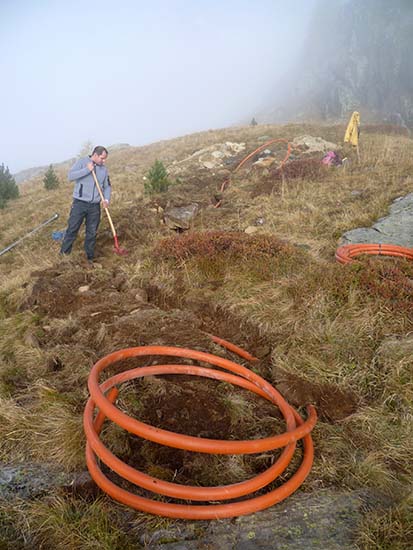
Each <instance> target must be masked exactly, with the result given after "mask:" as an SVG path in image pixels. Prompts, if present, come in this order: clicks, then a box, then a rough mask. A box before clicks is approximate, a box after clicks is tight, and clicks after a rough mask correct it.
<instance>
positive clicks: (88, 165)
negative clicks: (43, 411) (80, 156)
mask: <svg viewBox="0 0 413 550" xmlns="http://www.w3.org/2000/svg"><path fill="white" fill-rule="evenodd" d="M87 167H88V168H89V170H90V171H92V170H93V169H94V167H95V163H94V162H88V163H87Z"/></svg>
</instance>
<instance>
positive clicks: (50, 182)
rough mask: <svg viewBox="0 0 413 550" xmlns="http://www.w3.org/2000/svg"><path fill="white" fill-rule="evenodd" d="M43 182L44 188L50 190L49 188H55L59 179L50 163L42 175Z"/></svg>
mask: <svg viewBox="0 0 413 550" xmlns="http://www.w3.org/2000/svg"><path fill="white" fill-rule="evenodd" d="M43 184H44V187H45V189H47V190H48V191H50V190H51V189H56V188H57V187H58V186H59V179H58V177H57V176H56V174H55V171H54V170H53V166H52V165H50V166H49V168H48V170H47V172H46V174H45V175H44V178H43Z"/></svg>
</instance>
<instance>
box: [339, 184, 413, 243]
mask: <svg viewBox="0 0 413 550" xmlns="http://www.w3.org/2000/svg"><path fill="white" fill-rule="evenodd" d="M355 243H361V244H368V243H371V244H379V243H381V244H393V245H399V246H404V247H406V248H412V247H413V193H409V194H408V195H406V196H405V197H403V198H401V199H400V198H399V199H396V200H395V201H394V202H393V203H392V205H391V206H390V214H389V215H388V216H385V217H384V218H381V219H380V220H378V221H377V222H376V223H375V224H373V225H372V227H361V228H358V229H352V230H350V231H347V232H346V233H344V235H343V236H342V238H341V240H340V245H342V244H355Z"/></svg>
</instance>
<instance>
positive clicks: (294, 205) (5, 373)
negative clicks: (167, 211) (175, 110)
mask: <svg viewBox="0 0 413 550" xmlns="http://www.w3.org/2000/svg"><path fill="white" fill-rule="evenodd" d="M373 130H374V131H373ZM302 134H313V135H320V136H322V137H323V138H324V139H326V140H328V141H331V140H332V141H336V142H337V143H338V142H340V141H341V139H342V136H343V134H344V128H342V127H341V126H315V125H301V126H299V125H288V126H284V127H281V126H270V125H268V126H258V127H254V128H253V127H240V128H230V129H226V130H211V131H209V132H203V133H199V134H194V135H191V136H183V137H181V138H178V139H176V140H170V141H165V142H159V143H157V144H153V145H150V146H145V147H141V148H131V149H126V150H123V151H117V152H113V154H111V155H110V157H109V161H108V166H109V170H110V172H111V180H112V181H113V202H112V205H113V206H112V205H111V213H112V217H113V220H114V222H115V226H116V227H119V228H120V240H121V241H122V242H121V245H122V246H125V247H126V248H128V250H129V255H128V256H127V257H122V258H120V257H117V256H115V255H113V254H112V246H113V240H112V237H111V233H110V231H109V230H108V228H107V225H106V223H105V220H103V221H102V226H101V229H100V231H99V237H98V249H99V252H100V255H101V258H102V260H101V263H102V267H101V268H97V269H95V270H93V271H92V272H90V273H88V274H87V277H88V279H87V281H88V284H90V286H91V289H92V293H94V294H92V296H90V300H89V298H87V297H86V298H82V299H79V297H78V294H77V288H78V287H79V286H80V285H81V284H82V282H81V280H82V277H83V274H84V273H85V271H84V269H85V268H84V267H82V265H81V260H82V257H83V252H82V241H81V239H78V241H77V242H76V244H75V248H74V253H73V255H72V256H71V257H70V258H65V259H63V261H60V260H59V259H58V249H59V244H58V243H55V242H54V241H52V240H51V239H50V233H51V231H52V230H55V229H60V228H62V229H63V228H64V224H65V222H66V216H67V214H68V210H69V206H70V202H71V198H70V195H71V191H70V186H69V187H67V188H64V187H61V189H60V190H59V192H58V193H53V194H49V193H47V191H45V190H44V189H43V186H42V183H41V179H39V180H38V181H36V180H34V181H33V182H30V183H28V184H25V185H24V186H23V187H22V193H21V197H20V198H19V199H17V200H16V201H14V202H11V203H10V204H9V205H8V206H7V208H6V209H5V210H3V211H2V212H1V216H2V228H1V232H0V245H1V246H6V245H7V244H9V243H10V242H12V241H13V240H16V239H17V238H19V237H20V236H21V235H22V234H25V233H27V232H28V231H30V230H31V229H33V227H35V226H36V225H37V224H39V223H41V222H42V221H44V219H45V218H47V217H50V216H49V214H50V215H52V214H53V213H54V212H59V213H60V214H61V218H60V219H59V221H58V222H57V223H56V224H53V227H52V226H50V227H49V228H45V229H44V230H42V231H41V232H39V233H38V234H37V235H36V236H33V237H30V238H28V239H27V240H25V241H23V242H22V243H21V244H20V245H18V247H16V248H15V249H14V251H13V252H9V253H7V255H4V256H3V257H2V258H0V274H1V276H0V321H1V325H0V399H1V409H0V410H1V412H0V416H1V422H0V459H1V460H2V461H3V462H5V463H16V462H22V461H27V460H36V461H42V460H44V461H46V460H47V461H49V462H52V463H54V464H56V465H58V466H59V467H60V468H61V469H62V470H66V471H67V470H68V471H70V470H75V469H79V468H80V469H82V468H84V467H85V466H84V458H83V450H84V436H83V431H82V425H81V423H82V412H83V406H84V404H85V401H86V398H87V387H86V380H87V375H88V372H89V370H90V368H91V365H92V364H93V362H94V361H95V360H96V359H97V358H98V357H100V356H101V355H104V354H105V353H108V352H110V351H114V349H119V348H121V347H124V346H125V345H137V343H138V342H141V341H143V342H147V343H151V342H159V341H164V340H165V339H168V337H169V338H170V339H173V338H175V337H176V338H177V340H178V339H179V338H180V339H179V342H182V344H181V345H189V344H188V342H191V341H194V343H195V344H196V342H197V338H198V337H199V340H198V342H202V343H204V342H207V339H206V337H205V333H204V332H201V329H202V330H204V331H210V332H212V331H215V330H217V331H219V335H220V336H222V337H224V338H228V339H229V340H231V339H232V340H234V342H235V343H238V344H243V343H244V342H247V343H249V344H250V345H251V349H250V351H251V352H253V353H254V352H255V351H256V349H259V347H260V345H262V344H263V343H264V344H265V346H264V347H266V348H267V349H268V352H267V353H266V356H265V358H262V359H263V360H262V361H261V363H260V364H259V365H258V366H257V367H255V368H257V369H258V372H259V373H260V374H262V375H264V376H265V378H267V379H268V380H269V381H270V382H272V383H274V384H275V385H279V387H280V388H282V392H283V393H284V392H285V395H286V397H287V398H288V399H290V400H291V401H292V402H294V401H295V400H296V402H297V403H296V404H297V406H302V405H304V404H305V401H306V400H307V399H313V400H315V401H317V406H318V407H319V409H320V412H321V420H320V421H319V423H318V424H317V427H316V429H315V431H314V440H315V449H316V458H315V463H314V468H313V470H312V473H311V475H310V478H309V480H308V481H307V482H306V486H305V487H306V490H309V491H311V490H316V488H317V487H318V486H319V485H320V484H321V485H322V486H324V487H337V488H340V489H348V488H351V489H353V488H357V489H359V488H374V489H379V490H380V491H382V492H383V493H385V494H386V495H388V497H389V499H390V502H391V505H390V507H389V508H388V509H384V510H381V511H380V510H379V511H377V510H376V511H374V512H371V513H367V514H366V516H365V520H364V522H363V525H362V526H361V528H360V534H359V541H358V544H359V546H360V549H362V550H373V549H374V550H376V549H377V550H378V549H383V550H384V549H390V548H395V549H399V548H400V549H404V548H406V549H407V548H409V547H410V546H411V537H412V534H411V499H410V498H409V497H408V491H409V488H410V487H411V479H412V474H413V471H412V467H411V460H410V457H411V456H412V454H413V449H412V446H411V441H412V435H413V434H412V429H411V425H412V405H413V378H412V367H413V363H412V357H413V340H412V337H411V331H412V323H413V317H412V314H411V311H412V309H411V305H412V299H413V293H412V287H411V285H410V283H409V281H411V280H412V278H413V272H412V266H411V265H410V264H408V263H407V262H403V261H400V260H380V261H379V260H377V259H368V260H362V261H361V262H360V263H357V264H354V265H350V266H341V265H338V264H336V263H335V262H334V252H335V249H336V247H337V242H338V239H339V238H340V236H341V235H342V234H343V233H344V232H345V231H347V230H350V229H353V228H355V227H361V226H364V227H367V226H369V225H371V224H372V223H374V222H375V221H376V220H377V219H378V218H380V217H382V216H384V215H386V214H387V212H388V207H389V204H390V203H391V202H392V200H394V199H395V198H397V197H399V196H403V195H406V194H407V193H409V192H410V191H411V185H412V179H411V176H410V158H411V150H412V141H411V140H410V139H408V138H406V137H404V136H400V135H397V134H395V133H394V132H391V133H389V134H385V133H384V129H383V128H375V129H370V130H369V132H368V133H367V132H366V134H365V135H363V136H362V137H363V139H362V147H361V159H362V160H361V164H360V165H358V164H357V163H356V162H355V161H354V159H353V161H352V162H351V163H350V164H349V165H348V166H347V167H346V168H345V169H341V168H338V169H328V170H326V171H325V170H323V171H322V176H320V177H318V176H317V172H316V171H314V170H312V171H311V174H310V175H309V174H307V173H306V171H305V170H304V169H303V170H302V172H299V173H298V176H299V177H295V176H297V173H295V172H294V174H290V177H288V174H286V177H284V179H282V180H281V181H279V180H278V179H277V178H276V177H275V178H274V184H272V180H271V172H268V173H267V174H263V173H261V172H259V170H257V169H255V168H254V169H250V168H249V167H248V166H246V167H245V168H242V169H240V170H239V171H238V172H237V173H236V174H234V175H233V177H232V178H231V184H230V186H229V187H228V188H227V189H226V190H225V191H224V192H223V193H222V198H223V202H222V205H221V207H220V208H214V207H213V206H212V203H211V202H210V200H209V199H210V195H212V193H213V192H214V191H217V190H218V189H214V185H215V184H213V183H211V184H208V185H205V186H203V185H202V182H203V180H202V177H201V176H199V178H198V179H197V181H198V184H196V185H195V184H192V183H188V182H191V181H192V180H191V178H195V176H196V177H198V174H197V170H198V166H197V165H196V164H193V165H191V164H185V166H186V170H187V172H186V173H184V174H183V175H182V174H181V176H180V177H181V179H182V183H180V184H177V185H176V186H174V188H173V189H171V190H169V191H167V192H166V193H165V195H166V198H165V200H173V198H174V195H175V194H183V196H184V198H185V197H187V198H188V201H189V202H191V201H192V200H193V196H194V195H193V194H194V193H196V196H197V197H198V198H199V201H200V203H201V204H202V209H201V213H200V214H199V216H198V217H197V219H196V220H195V225H194V228H193V229H192V230H191V231H190V232H187V233H184V234H181V235H175V234H173V235H171V232H170V231H168V230H167V228H165V226H164V225H162V223H161V216H160V215H159V211H156V210H157V209H154V208H153V205H152V204H151V202H150V199H147V198H145V197H143V187H144V180H143V176H144V174H145V173H146V172H147V170H148V169H149V167H150V166H151V165H152V164H153V162H154V161H155V159H160V160H162V161H163V162H164V163H165V166H166V167H167V168H168V166H169V165H172V163H173V162H174V161H175V160H177V161H180V160H183V159H187V158H189V157H190V156H191V155H192V154H193V153H194V152H195V151H197V150H198V149H201V148H204V147H207V146H210V145H213V144H219V143H223V142H225V141H235V142H244V143H245V144H246V150H245V151H246V154H247V152H248V151H252V150H253V149H255V148H257V147H258V146H259V144H260V143H261V142H260V141H259V138H260V136H263V135H268V136H269V137H270V138H288V139H293V138H294V137H296V136H298V135H302ZM183 165H184V163H183V164H182V166H183ZM303 166H304V164H302V163H301V164H300V170H301V168H303ZM311 167H312V165H311V166H310V168H311ZM268 178H269V180H270V187H268V185H267V184H268V181H267V180H268ZM61 179H62V181H63V179H64V176H63V174H62V178H61ZM211 181H213V182H215V183H216V186H217V187H219V183H220V181H219V177H215V179H214V180H211ZM199 182H201V183H199ZM264 183H265V185H264ZM191 186H192V187H191ZM260 186H262V192H261V191H260V189H261V187H260ZM268 189H269V190H270V191H269V192H267V191H268ZM183 190H184V191H185V193H187V195H185V193H184V192H183ZM264 190H267V191H266V192H264ZM198 198H197V200H198ZM45 205H47V208H48V211H47V212H46V208H45ZM151 209H152V210H151ZM49 210H50V212H49ZM158 210H159V209H158ZM22 211H24V212H25V216H24V218H23V219H21V212H22ZM257 220H261V222H260V223H258V224H257ZM249 226H254V227H256V228H257V230H256V232H255V233H254V234H252V235H247V234H246V233H245V232H244V230H245V229H246V228H247V227H249ZM122 239H123V240H122ZM56 270H57V271H59V270H60V271H61V273H60V272H59V275H56V274H55V275H53V272H55V271H56ZM48 273H49V274H48ZM62 273H63V275H62ZM39 277H40V279H41V280H43V281H44V282H45V287H44V289H45V291H47V289H52V293H51V295H48V294H44V295H43V296H44V297H45V300H44V301H43V306H45V305H47V304H49V305H50V304H51V305H50V307H49V306H48V308H45V310H44V311H43V312H42V313H39V311H38V310H36V311H35V308H34V307H30V306H28V304H30V298H31V297H32V295H33V289H34V288H35V284H36V281H38V280H39ZM58 280H59V281H61V286H60V287H58V286H54V283H56V281H58ZM56 288H60V289H61V290H62V292H57V291H56ZM53 289H54V291H53ZM63 290H64V292H65V293H66V292H67V295H68V296H69V295H70V296H76V301H75V302H73V303H74V304H75V306H72V307H71V308H69V309H68V310H67V311H66V310H65V307H64V306H65V304H64V303H63V302H62V301H61V300H62V295H63ZM142 290H146V291H147V294H148V295H149V298H150V301H151V302H152V303H151V304H147V303H146V302H145V299H137V298H135V296H136V295H137V294H138V293H139V292H141V295H142V296H143V294H142ZM53 292H55V294H53ZM70 293H72V294H70ZM39 296H41V295H39ZM46 298H47V300H49V301H47V300H46ZM52 298H53V299H55V300H57V302H56V305H55V306H54V305H53V304H54V302H53V301H52ZM59 300H60V301H59ZM81 300H84V301H83V302H82V301H81ZM88 300H89V301H88ZM46 302H47V303H46ZM154 304H155V305H154ZM156 305H158V306H161V307H162V308H163V309H164V310H165V311H163V312H158V315H157V316H155V315H154V314H153V313H151V311H152V310H153V309H154V308H155V307H156ZM59 308H60V309H59ZM150 308H152V310H151V309H150ZM171 308H172V309H171ZM174 308H175V309H174ZM178 310H179V311H178ZM133 311H135V312H136V311H137V312H138V317H134V316H133V315H134V314H131V312H133ZM95 315H96V316H95ZM137 319H139V320H137ZM201 334H202V335H203V337H202V339H201ZM170 343H173V342H172V341H171V342H170ZM212 349H214V350H216V347H213V346H212V344H211V350H212ZM219 353H220V354H222V355H224V356H225V355H226V353H225V352H223V351H222V350H221V351H220V352H219ZM260 358H261V357H260ZM220 388H221V389H220V391H222V392H223V403H224V405H223V406H224V408H225V410H226V411H227V412H228V418H229V426H230V429H231V430H233V431H234V430H235V431H236V430H238V431H239V432H240V433H242V432H243V433H245V434H246V435H247V436H248V437H254V435H256V434H260V433H267V432H266V430H268V429H269V426H270V425H272V423H273V422H274V423H275V424H277V423H278V420H277V419H274V418H273V417H272V416H271V415H269V416H268V415H259V414H257V410H256V409H254V408H252V407H251V402H250V401H249V400H248V399H245V398H244V397H241V396H240V394H239V393H233V392H232V390H231V389H229V388H226V389H225V387H223V388H222V387H221V386H220ZM135 391H136V388H135V387H134V386H133V385H128V386H127V387H124V388H122V393H121V396H120V404H121V407H125V408H127V407H128V406H129V407H132V408H133V410H135V411H136V413H137V414H138V415H141V414H142V415H144V414H145V412H146V413H147V412H148V411H147V410H146V409H145V402H146V401H145V399H148V401H147V402H148V403H149V402H151V403H152V402H153V400H155V401H156V400H158V402H161V401H162V399H166V397H167V396H168V392H169V391H171V386H170V385H168V384H166V383H165V382H164V381H163V380H161V381H159V380H157V379H153V380H151V379H150V380H148V381H145V382H142V388H141V391H143V395H144V396H145V399H140V398H139V396H138V397H136V396H135V394H134V392H135ZM176 395H178V394H176ZM335 396H336V397H335ZM337 396H340V398H339V399H338V398H337ZM177 415H178V413H177ZM237 433H238V432H237ZM104 437H105V441H106V442H107V443H108V445H110V446H111V448H112V449H113V450H114V451H115V452H116V453H118V454H120V455H127V454H128V453H130V452H131V447H130V441H129V440H127V438H126V436H125V434H123V433H122V432H121V431H120V430H118V429H117V428H115V427H113V426H110V425H107V426H106V427H105V429H104ZM146 452H147V455H148V457H149V458H148V461H147V462H148V464H149V468H150V471H151V472H152V473H153V474H155V475H156V473H157V474H158V475H159V476H160V477H161V476H162V475H164V476H166V478H168V476H169V475H170V470H169V469H168V468H167V467H166V468H163V470H162V465H160V464H157V463H156V460H155V459H154V458H153V457H154V456H155V458H156V456H158V455H156V453H155V454H153V452H154V451H153V449H150V448H148V449H146ZM151 453H152V454H151ZM151 457H152V458H151ZM151 460H152V462H151ZM265 460H267V459H266V458H265V457H264V459H263V462H265ZM260 467H262V465H260V464H258V463H256V462H253V461H245V460H244V459H243V458H242V457H241V458H240V457H225V458H224V459H223V458H222V457H210V458H208V459H206V458H205V457H204V458H202V457H197V458H196V460H194V461H193V462H192V464H191V467H190V469H187V470H186V471H185V476H186V479H190V480H192V483H203V484H217V483H218V482H222V483H226V482H228V480H229V478H228V474H229V473H230V474H231V476H232V477H231V480H232V482H233V481H234V479H235V480H241V479H243V478H245V476H247V477H248V475H249V474H250V473H251V472H253V471H257V470H259V468H260ZM189 470H191V476H192V477H191V476H189V473H188V472H189ZM172 474H173V472H172ZM185 476H182V477H183V478H184V477H185ZM192 478H193V479H192ZM125 514H126V512H125V511H124V509H122V508H120V507H119V506H117V505H116V504H115V503H114V502H112V501H111V500H110V499H105V498H103V499H98V500H94V501H89V502H86V501H84V500H82V499H76V498H73V497H71V496H68V495H61V494H59V493H58V491H56V493H55V492H54V491H52V494H50V495H48V496H47V497H44V498H41V499H39V500H38V501H36V502H23V501H19V500H18V499H16V500H15V501H11V502H3V501H2V502H1V506H0V517H1V519H2V524H3V527H2V528H0V533H1V535H0V536H1V537H3V541H2V539H1V538H0V541H2V542H0V547H1V544H3V547H4V548H7V547H8V546H7V545H11V544H12V541H13V540H16V541H18V542H17V543H16V545H15V546H14V547H15V548H18V547H19V546H18V544H20V547H21V548H23V547H25V546H26V547H27V545H31V546H36V545H37V546H38V547H43V548H49V547H50V548H79V547H81V548H89V547H97V546H98V547H101V548H108V549H109V548H118V547H124V548H128V547H136V546H131V540H130V535H131V529H132V532H133V531H134V529H133V527H130V525H129V524H128V525H126V523H127V522H126V523H125V521H124V518H125ZM133 517H134V518H136V517H138V520H137V523H139V526H140V527H139V529H146V528H147V529H151V525H152V524H153V522H154V520H153V518H150V517H149V516H145V515H138V514H134V515H133ZM108 518H110V520H108ZM157 521H158V522H161V521H163V520H157ZM16 524H18V525H20V526H21V527H20V528H19V529H18V530H16V527H15V526H16ZM142 526H144V527H142ZM135 544H136V543H135ZM128 545H129V546H128Z"/></svg>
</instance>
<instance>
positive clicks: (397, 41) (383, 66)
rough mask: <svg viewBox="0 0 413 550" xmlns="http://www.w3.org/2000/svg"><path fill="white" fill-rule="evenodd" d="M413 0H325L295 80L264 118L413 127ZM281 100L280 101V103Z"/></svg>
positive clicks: (282, 89)
mask: <svg viewBox="0 0 413 550" xmlns="http://www.w3.org/2000/svg"><path fill="white" fill-rule="evenodd" d="M412 46H413V2H411V1H410V0H392V2H388V0H347V1H342V2H337V3H334V2H331V1H326V0H320V4H319V6H318V8H317V10H316V12H315V14H314V17H313V20H312V24H311V26H310V29H309V34H308V37H307V39H306V44H305V47H304V51H303V54H302V56H301V59H300V61H299V63H298V66H297V67H296V68H295V69H294V71H293V76H292V77H291V78H289V79H288V81H284V83H281V84H280V86H279V87H278V88H279V91H278V92H277V93H274V100H273V101H272V102H271V105H269V106H267V107H266V108H264V109H263V112H262V113H261V116H260V119H261V121H264V120H265V121H283V120H291V119H308V118H315V119H321V120H323V119H325V120H332V119H340V118H342V117H343V116H347V114H348V113H349V112H351V111H353V110H360V111H363V115H364V120H366V119H370V120H376V121H379V120H381V121H382V120H386V121H388V122H393V123H397V124H401V125H408V126H413V56H412ZM277 96H278V99H276V98H277Z"/></svg>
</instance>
